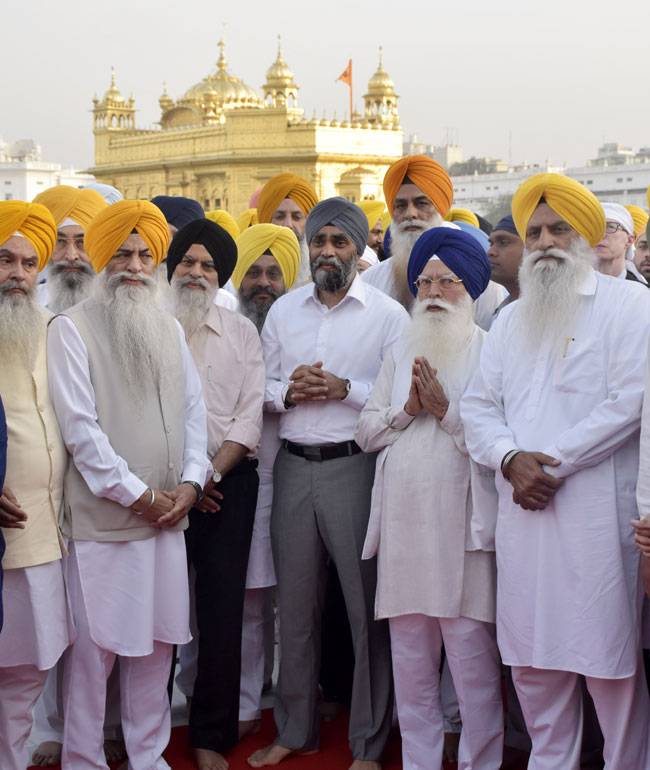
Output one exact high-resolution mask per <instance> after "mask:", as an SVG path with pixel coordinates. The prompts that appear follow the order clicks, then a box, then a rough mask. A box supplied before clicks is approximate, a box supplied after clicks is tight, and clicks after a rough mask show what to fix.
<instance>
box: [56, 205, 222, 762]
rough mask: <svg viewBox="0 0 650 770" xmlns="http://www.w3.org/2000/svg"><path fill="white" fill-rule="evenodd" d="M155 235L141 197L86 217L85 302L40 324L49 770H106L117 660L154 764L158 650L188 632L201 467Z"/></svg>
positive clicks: (134, 739) (131, 735) (162, 728)
mask: <svg viewBox="0 0 650 770" xmlns="http://www.w3.org/2000/svg"><path fill="white" fill-rule="evenodd" d="M168 242H169V230H168V228H167V223H166V222H165V218H164V217H163V215H162V213H161V212H160V211H159V209H157V208H156V207H155V206H154V205H153V204H151V203H149V202H147V201H120V202H119V203H116V204H114V205H113V206H110V207H109V208H107V209H104V210H103V211H102V212H100V213H99V214H98V215H97V217H95V219H94V220H93V221H92V222H91V224H90V226H89V227H88V230H87V232H86V237H85V247H86V251H87V253H88V255H89V257H90V259H91V261H92V264H93V267H94V268H95V271H96V272H97V273H98V278H97V280H96V282H95V287H94V292H93V296H92V297H90V298H89V299H87V300H85V301H84V302H82V303H81V304H79V305H76V306H75V307H74V308H72V309H71V310H69V311H67V313H66V315H59V316H57V317H56V318H55V319H54V320H53V321H52V322H51V323H50V328H49V334H48V356H49V360H50V362H52V365H51V366H50V369H49V385H50V393H51V396H52V401H53V403H54V408H55V411H56V414H57V418H58V421H59V425H60V428H61V433H62V435H63V440H64V442H65V444H66V447H67V448H68V452H69V453H70V461H69V463H68V469H67V471H66V476H65V486H64V493H65V506H64V521H63V530H64V533H65V534H66V535H67V537H68V538H69V543H70V545H69V550H70V554H69V557H68V559H67V564H66V580H67V587H68V593H69V600H70V604H71V608H72V612H73V616H74V620H75V626H76V630H77V638H76V641H75V644H74V645H73V646H72V647H71V648H70V650H69V653H68V655H67V657H66V663H65V670H64V677H63V702H64V713H65V725H64V737H63V752H62V763H61V764H62V768H63V770H106V768H107V764H106V761H105V759H104V752H103V747H102V744H103V731H102V727H103V722H104V706H105V700H106V678H107V676H108V674H109V673H110V671H111V669H112V668H113V665H114V663H115V659H116V657H119V663H120V668H119V671H120V695H121V714H122V727H123V732H124V739H125V744H126V749H127V753H128V757H129V767H130V768H132V770H152V768H156V770H163V768H168V765H167V763H166V762H165V761H164V760H163V759H162V752H163V750H164V749H165V747H166V746H167V743H168V741H169V735H170V727H171V720H170V707H169V701H168V698H167V680H168V677H169V670H170V664H171V653H172V646H173V645H174V644H182V643H185V642H187V641H188V640H189V638H190V633H189V592H188V584H187V561H186V554H185V542H184V537H183V532H182V530H183V529H184V528H185V527H186V526H187V513H188V511H189V509H190V507H191V506H192V505H195V504H196V503H197V501H198V500H200V499H201V497H202V494H203V485H204V482H205V479H206V475H207V471H208V466H209V464H208V461H207V457H206V453H207V430H206V413H205V405H204V403H203V399H202V397H201V383H200V380H199V377H198V374H197V371H196V368H195V366H194V363H193V361H192V357H191V355H190V352H189V350H188V348H187V345H186V342H185V338H184V334H183V330H182V328H181V327H180V325H179V324H178V323H177V322H176V321H175V320H174V319H173V317H172V316H170V315H169V314H167V313H166V312H165V311H163V310H162V309H161V308H160V307H159V305H158V302H157V286H158V283H157V281H156V279H155V271H156V266H157V265H158V263H159V262H160V260H161V259H162V258H163V256H164V254H165V251H166V249H167V245H168Z"/></svg>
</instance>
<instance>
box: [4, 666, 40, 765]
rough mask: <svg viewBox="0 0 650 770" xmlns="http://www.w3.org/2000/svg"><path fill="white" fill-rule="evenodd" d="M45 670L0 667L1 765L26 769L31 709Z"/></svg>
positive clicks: (24, 667)
mask: <svg viewBox="0 0 650 770" xmlns="http://www.w3.org/2000/svg"><path fill="white" fill-rule="evenodd" d="M46 677H47V671H39V670H38V668H36V666H11V667H8V668H0V767H2V770H25V768H26V767H29V764H30V762H29V755H28V752H27V750H26V744H27V739H28V738H29V733H30V731H31V729H32V709H33V708H34V704H35V703H36V701H37V700H38V696H39V695H40V694H41V690H42V688H43V685H44V684H45V679H46Z"/></svg>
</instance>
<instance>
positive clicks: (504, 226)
mask: <svg viewBox="0 0 650 770" xmlns="http://www.w3.org/2000/svg"><path fill="white" fill-rule="evenodd" d="M494 230H505V231H506V232H507V233H512V234H513V235H516V236H517V238H519V233H518V232H517V228H516V227H515V220H514V219H513V218H512V216H511V215H510V214H508V216H505V217H502V218H501V219H500V220H499V221H498V222H497V223H496V225H495V226H494ZM494 230H493V232H494Z"/></svg>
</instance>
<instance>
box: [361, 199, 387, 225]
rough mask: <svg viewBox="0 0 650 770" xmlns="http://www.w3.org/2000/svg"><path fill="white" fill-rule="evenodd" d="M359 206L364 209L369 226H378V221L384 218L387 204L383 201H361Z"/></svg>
mask: <svg viewBox="0 0 650 770" xmlns="http://www.w3.org/2000/svg"><path fill="white" fill-rule="evenodd" d="M357 206H358V207H359V208H360V209H361V211H363V213H364V214H365V215H366V219H367V220H368V228H369V229H370V230H372V229H373V227H377V222H379V220H380V219H381V218H382V215H383V213H384V210H385V208H386V206H384V204H383V202H382V201H359V203H357Z"/></svg>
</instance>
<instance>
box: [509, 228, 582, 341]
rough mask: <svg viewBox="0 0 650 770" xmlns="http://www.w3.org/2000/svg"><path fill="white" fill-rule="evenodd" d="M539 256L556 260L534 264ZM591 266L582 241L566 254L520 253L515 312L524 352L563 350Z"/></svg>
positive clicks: (557, 250)
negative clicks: (582, 286) (553, 257)
mask: <svg viewBox="0 0 650 770" xmlns="http://www.w3.org/2000/svg"><path fill="white" fill-rule="evenodd" d="M542 254H547V255H550V256H556V257H558V259H557V260H555V259H554V260H548V261H546V260H543V261H539V262H538V261H537V260H538V259H539V258H540V256H541V255H542ZM593 263H594V253H593V251H592V249H591V248H590V246H589V245H588V244H587V242H586V241H585V240H583V239H582V238H579V239H577V240H575V241H574V242H573V243H572V244H571V246H570V248H569V249H567V250H566V251H564V250H562V249H547V250H546V251H545V252H541V251H533V252H529V251H526V250H524V256H523V259H522V262H521V266H520V268H519V286H520V289H521V294H520V298H519V301H518V302H517V308H516V310H515V312H516V313H517V323H518V326H519V327H520V329H521V338H522V340H523V344H524V346H525V348H527V349H528V350H539V348H540V346H542V345H547V346H550V347H551V349H552V351H553V352H554V353H555V354H557V353H558V352H561V351H562V350H563V349H564V346H565V344H566V340H567V338H568V337H570V335H571V333H572V330H573V324H574V321H575V317H576V315H577V312H578V308H579V301H578V300H579V294H578V291H579V289H580V286H581V285H582V283H583V282H584V280H585V279H586V278H587V276H588V275H589V273H590V272H591V270H592V269H593Z"/></svg>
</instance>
